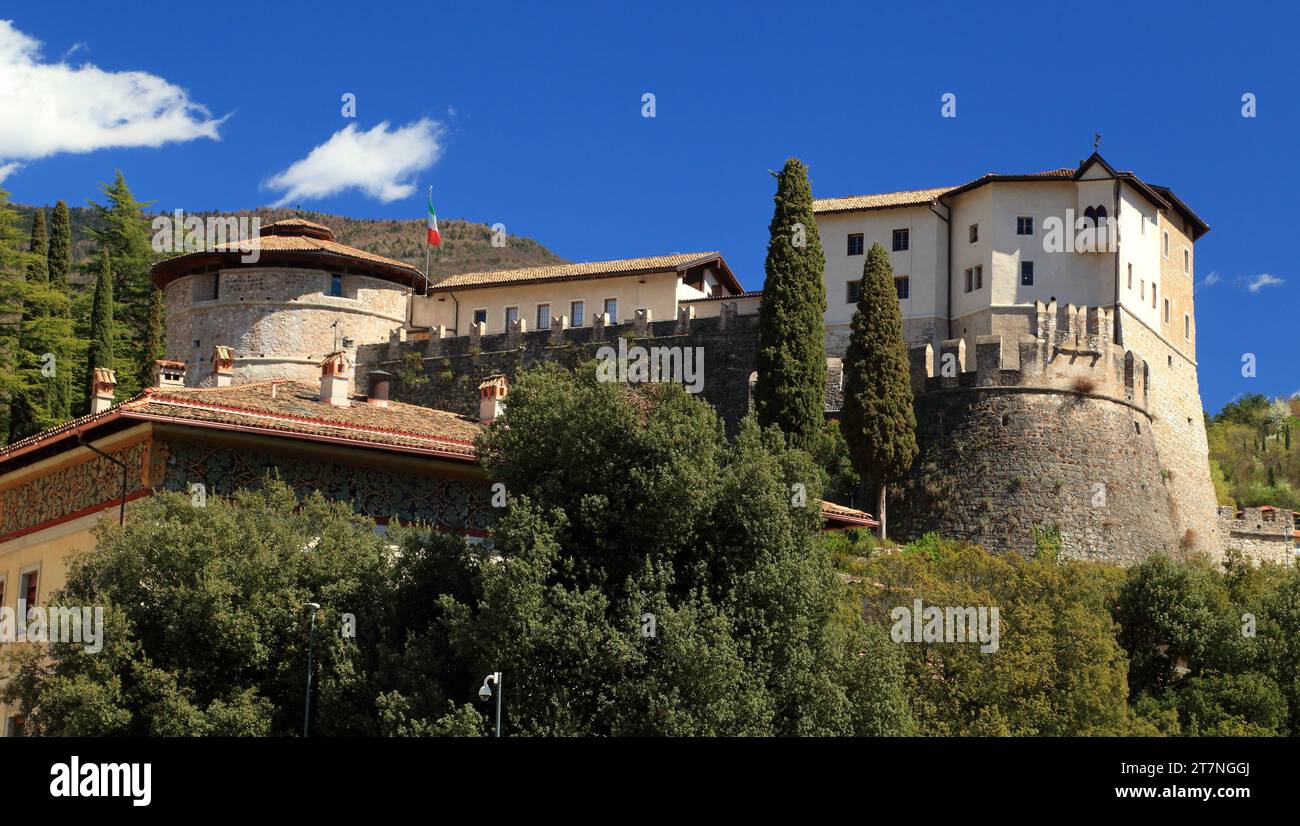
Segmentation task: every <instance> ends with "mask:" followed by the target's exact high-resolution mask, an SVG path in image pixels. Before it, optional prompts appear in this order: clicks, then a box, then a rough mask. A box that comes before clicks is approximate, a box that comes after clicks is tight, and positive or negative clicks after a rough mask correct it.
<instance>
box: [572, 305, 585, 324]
mask: <svg viewBox="0 0 1300 826" xmlns="http://www.w3.org/2000/svg"><path fill="white" fill-rule="evenodd" d="M582 310H583V307H582V302H581V301H571V302H569V323H570V324H572V325H573V326H574V327H581V326H582V325H583V317H582Z"/></svg>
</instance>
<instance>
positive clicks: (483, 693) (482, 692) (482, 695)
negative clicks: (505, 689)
mask: <svg viewBox="0 0 1300 826" xmlns="http://www.w3.org/2000/svg"><path fill="white" fill-rule="evenodd" d="M478 698H479V699H480V700H482V701H483V702H485V703H486V702H487V701H488V700H491V699H492V689H491V688H489V687H488V684H487V683H484V684H483V687H482V688H480V689H479V690H478Z"/></svg>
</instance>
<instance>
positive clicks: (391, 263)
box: [152, 218, 424, 385]
mask: <svg viewBox="0 0 1300 826" xmlns="http://www.w3.org/2000/svg"><path fill="white" fill-rule="evenodd" d="M250 246H251V252H250V251H249V247H250ZM152 277H153V283H154V285H155V286H156V287H158V288H160V289H162V290H163V291H164V295H165V297H166V309H167V356H168V358H172V359H177V360H181V361H184V362H185V363H186V365H187V368H188V369H187V370H186V383H187V384H190V385H206V384H210V383H211V382H212V355H213V352H214V348H215V347H219V346H223V347H229V348H231V349H232V350H233V357H234V368H233V370H234V380H235V381H236V382H238V383H243V382H248V381H259V380H262V379H270V378H287V379H296V380H299V381H316V380H317V379H319V374H320V362H321V360H322V359H323V358H325V356H326V355H328V354H330V353H333V352H336V351H338V350H343V349H351V350H353V351H354V357H355V348H356V347H357V346H359V345H362V344H378V343H385V344H386V343H387V342H388V341H389V339H390V335H391V334H392V333H393V332H394V331H395V330H398V329H400V328H403V327H404V326H405V325H406V321H407V312H408V306H409V299H410V295H411V293H412V292H413V291H414V290H415V288H416V285H417V284H419V283H422V282H423V278H424V276H423V275H422V274H421V273H420V271H419V270H417V269H416V268H415V267H412V266H410V265H408V264H406V263H403V262H401V261H395V260H393V259H391V258H384V257H382V256H379V255H374V254H371V253H368V252H365V251H364V250H359V249H356V248H354V247H349V246H346V245H344V244H340V243H338V242H337V241H335V240H334V233H333V232H332V231H331V230H330V228H329V227H326V226H322V225H320V224H317V223H314V222H312V221H307V220H303V219H298V218H292V219H288V220H284V221H276V222H275V223H273V224H268V225H267V226H264V227H262V228H261V232H260V235H259V237H258V238H256V239H252V243H251V244H249V243H248V242H244V249H243V251H241V250H240V242H237V241H235V242H230V243H227V244H218V245H216V246H213V247H211V248H209V249H205V250H199V251H196V252H188V253H185V254H183V255H178V256H174V257H172V258H168V259H166V260H164V261H161V262H159V263H158V264H156V265H155V266H154V268H153V271H152Z"/></svg>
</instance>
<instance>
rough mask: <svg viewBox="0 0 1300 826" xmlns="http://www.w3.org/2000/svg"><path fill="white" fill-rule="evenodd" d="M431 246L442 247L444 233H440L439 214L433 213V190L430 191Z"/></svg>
mask: <svg viewBox="0 0 1300 826" xmlns="http://www.w3.org/2000/svg"><path fill="white" fill-rule="evenodd" d="M429 246H432V247H440V246H442V233H440V232H438V213H436V212H434V211H433V190H432V189H431V190H429Z"/></svg>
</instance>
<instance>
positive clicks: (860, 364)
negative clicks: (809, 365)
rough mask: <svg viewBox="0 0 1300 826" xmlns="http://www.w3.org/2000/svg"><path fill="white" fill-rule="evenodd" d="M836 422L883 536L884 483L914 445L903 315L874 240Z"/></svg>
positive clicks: (905, 463)
mask: <svg viewBox="0 0 1300 826" xmlns="http://www.w3.org/2000/svg"><path fill="white" fill-rule="evenodd" d="M840 427H841V428H842V429H843V430H844V438H845V439H846V440H847V441H848V443H849V453H850V455H851V456H852V457H853V466H854V468H855V469H856V470H857V471H858V473H859V474H860V475H861V476H862V478H863V479H864V480H865V481H866V483H867V486H868V488H869V489H871V490H874V491H876V492H877V497H876V502H877V506H876V507H877V516H878V517H879V519H880V537H881V538H882V539H883V538H884V537H885V535H886V529H885V523H886V519H885V517H886V513H885V492H886V490H885V489H886V486H887V484H888V483H889V482H890V481H891V480H892V479H895V478H897V477H898V476H899V475H901V474H902V473H903V472H905V471H906V470H907V469H908V468H909V467H911V466H912V460H913V459H915V458H916V453H917V445H916V413H915V412H914V411H913V409H912V384H911V378H910V374H909V368H908V362H907V341H906V340H905V339H904V338H903V317H902V313H901V311H900V310H899V308H898V292H897V288H896V287H895V286H894V271H893V267H892V266H890V263H889V253H887V252H885V248H884V247H882V246H881V245H880V244H872V245H871V250H870V252H868V253H867V260H866V261H865V262H864V263H863V267H862V285H861V289H860V290H859V292H858V306H857V309H856V310H854V312H853V322H852V327H851V333H850V336H849V346H848V350H847V351H846V352H845V354H844V406H843V409H842V410H841V419H840Z"/></svg>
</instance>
